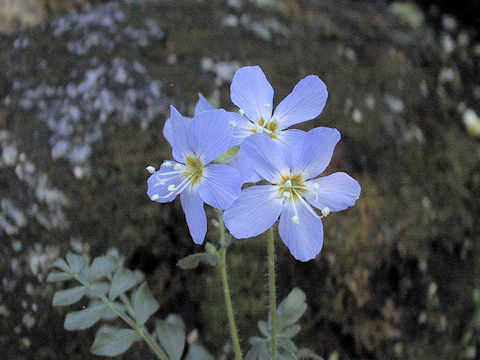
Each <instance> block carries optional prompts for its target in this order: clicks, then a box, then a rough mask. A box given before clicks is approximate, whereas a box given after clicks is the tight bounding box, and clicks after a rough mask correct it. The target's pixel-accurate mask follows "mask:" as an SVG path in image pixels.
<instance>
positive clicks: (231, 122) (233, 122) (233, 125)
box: [228, 121, 237, 128]
mask: <svg viewBox="0 0 480 360" xmlns="http://www.w3.org/2000/svg"><path fill="white" fill-rule="evenodd" d="M228 124H229V125H230V126H231V127H232V128H234V127H235V126H237V124H235V121H230V122H229V123H228Z"/></svg>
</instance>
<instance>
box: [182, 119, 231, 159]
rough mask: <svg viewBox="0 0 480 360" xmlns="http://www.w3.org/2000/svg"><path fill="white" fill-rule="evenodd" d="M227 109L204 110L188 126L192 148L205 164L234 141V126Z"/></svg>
mask: <svg viewBox="0 0 480 360" xmlns="http://www.w3.org/2000/svg"><path fill="white" fill-rule="evenodd" d="M228 119H229V116H228V114H227V112H226V111H225V110H213V111H203V112H201V113H200V114H198V115H196V116H195V117H194V118H193V120H192V122H191V124H190V127H189V128H188V139H189V143H190V149H191V151H192V152H194V153H195V154H196V155H197V156H199V157H200V158H201V159H202V160H203V161H204V163H205V164H208V163H209V162H211V161H212V160H214V159H216V158H217V157H219V156H220V155H222V154H223V153H224V152H225V151H226V150H227V149H228V148H229V147H230V145H231V143H232V127H231V126H230V125H229V124H228Z"/></svg>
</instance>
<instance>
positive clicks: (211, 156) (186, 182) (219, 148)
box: [147, 106, 242, 244]
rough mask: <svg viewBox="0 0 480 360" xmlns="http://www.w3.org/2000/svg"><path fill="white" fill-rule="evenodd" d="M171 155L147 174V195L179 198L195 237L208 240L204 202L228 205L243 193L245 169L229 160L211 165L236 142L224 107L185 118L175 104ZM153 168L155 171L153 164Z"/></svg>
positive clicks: (168, 199) (162, 199) (166, 199)
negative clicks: (169, 159)
mask: <svg viewBox="0 0 480 360" xmlns="http://www.w3.org/2000/svg"><path fill="white" fill-rule="evenodd" d="M170 123H171V130H172V132H171V142H172V145H173V146H172V147H173V149H172V155H173V158H174V159H175V160H176V161H165V162H163V164H162V165H161V167H160V169H159V170H158V171H156V172H154V173H153V174H152V175H151V176H150V177H149V178H148V181H147V183H148V189H147V195H148V197H149V198H150V199H151V200H153V201H157V202H160V203H165V202H171V201H173V199H175V197H176V196H177V195H178V194H180V201H181V203H182V207H183V210H184V212H185V216H186V219H187V224H188V227H189V229H190V234H191V235H192V238H193V241H194V242H195V243H197V244H201V243H203V241H204V239H205V234H206V231H207V218H206V215H205V210H204V208H203V203H204V202H206V203H207V204H209V205H211V206H213V207H215V208H218V209H222V210H224V209H227V208H228V207H230V205H231V204H232V203H233V201H234V200H235V199H237V198H238V196H239V195H240V189H241V186H242V182H241V179H240V174H239V173H238V172H237V170H235V169H234V168H233V167H231V166H228V165H225V164H211V162H212V161H213V160H215V159H216V158H217V157H218V156H220V155H221V154H223V153H224V152H225V151H226V150H227V149H228V148H229V147H230V145H231V142H232V128H231V126H230V125H229V123H228V115H227V113H226V111H225V110H212V111H202V112H199V113H198V114H196V115H195V116H194V117H193V119H191V120H189V121H185V118H183V117H182V115H180V113H178V111H177V110H176V109H175V108H174V107H173V106H171V118H170ZM150 170H153V171H154V169H152V168H150Z"/></svg>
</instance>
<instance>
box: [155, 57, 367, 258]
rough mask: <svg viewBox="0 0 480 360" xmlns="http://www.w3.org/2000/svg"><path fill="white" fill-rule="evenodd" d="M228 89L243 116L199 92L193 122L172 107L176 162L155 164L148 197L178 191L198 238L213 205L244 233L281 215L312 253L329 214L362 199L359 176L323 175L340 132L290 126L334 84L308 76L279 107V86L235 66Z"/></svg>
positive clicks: (291, 237)
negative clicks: (276, 94) (220, 107)
mask: <svg viewBox="0 0 480 360" xmlns="http://www.w3.org/2000/svg"><path fill="white" fill-rule="evenodd" d="M230 90H231V99H232V102H233V103H234V104H235V105H237V106H238V107H239V112H238V113H236V112H227V111H225V110H217V109H215V108H214V107H213V106H211V105H210V104H209V103H208V102H207V101H206V100H205V98H204V97H203V96H202V95H201V94H200V95H199V101H198V103H197V106H196V108H195V114H194V117H193V119H192V118H188V117H184V116H182V115H180V114H179V113H178V111H177V110H176V109H175V108H174V107H173V106H172V107H171V117H170V118H169V119H168V120H167V121H166V123H165V127H164V135H165V137H166V139H167V140H168V142H169V143H170V145H171V146H172V157H173V158H174V159H175V161H173V160H169V161H165V162H163V164H162V165H161V167H160V169H159V170H158V171H155V169H154V168H153V167H151V166H149V167H148V168H147V169H148V170H149V171H150V172H151V173H152V175H151V176H150V178H149V179H148V190H147V194H148V196H149V197H150V199H151V200H153V201H157V202H162V203H163V202H171V201H173V199H174V198H175V197H176V196H177V195H180V200H181V203H182V207H183V210H184V211H185V216H186V219H187V223H188V227H189V229H190V234H191V235H192V238H193V240H194V242H195V243H197V244H201V243H203V241H204V239H205V234H206V230H207V218H206V215H205V210H204V206H203V203H204V202H205V203H207V204H209V205H211V206H213V207H214V208H217V209H221V210H225V211H224V215H223V219H224V222H225V226H226V227H227V229H228V230H229V231H230V233H231V234H232V235H233V236H235V237H236V238H239V239H243V238H249V237H253V236H256V235H259V234H261V233H263V232H264V231H266V230H267V229H268V228H270V227H271V226H273V225H274V224H275V222H276V221H277V219H278V218H280V222H279V226H278V230H279V234H280V237H281V239H282V241H283V242H284V243H285V245H286V246H287V247H288V249H289V250H290V252H291V253H292V255H293V256H294V257H295V258H296V259H298V260H301V261H308V260H310V259H313V258H314V257H315V256H316V255H317V254H318V253H319V252H320V251H321V249H322V244H323V227H322V221H321V218H322V217H324V216H327V215H328V214H329V213H330V212H331V211H340V210H344V209H346V208H348V207H349V206H352V205H354V204H355V201H356V200H357V199H358V197H359V195H360V185H359V184H358V182H357V181H356V180H354V179H353V178H352V177H350V176H349V175H347V174H345V173H342V172H338V173H334V174H332V175H329V176H324V177H318V176H319V175H320V174H321V173H322V172H323V171H324V170H325V169H326V168H327V166H328V164H329V163H330V160H331V158H332V154H333V151H334V148H335V145H336V144H337V143H338V141H339V140H340V133H339V132H338V131H337V130H336V129H332V128H327V127H318V128H315V129H313V130H311V131H309V132H304V131H301V130H298V129H287V128H289V127H290V126H292V125H295V124H298V123H301V122H303V121H307V120H312V119H314V118H316V117H317V116H318V115H320V113H321V112H322V110H323V108H324V106H325V103H326V100H327V96H328V93H327V89H326V86H325V84H324V83H323V82H322V81H321V80H320V79H319V78H318V77H317V76H314V75H310V76H307V77H306V78H304V79H303V80H301V81H300V82H299V83H298V84H297V85H296V86H295V88H294V89H293V91H292V92H291V93H290V94H289V95H288V96H287V97H286V98H285V99H284V100H283V101H281V102H280V104H278V106H277V107H276V108H275V110H274V111H273V95H274V92H273V88H272V86H271V85H270V83H269V82H268V80H267V78H266V77H265V74H264V73H263V71H262V70H261V69H260V68H259V67H258V66H247V67H242V68H240V69H239V70H237V72H236V73H235V75H234V77H233V81H232V85H231V87H230ZM225 154H229V156H225ZM259 181H261V182H262V183H261V184H260V185H253V186H249V187H246V188H244V189H243V190H241V188H242V186H243V185H244V184H245V183H256V182H259ZM316 209H318V210H319V213H317V210H316Z"/></svg>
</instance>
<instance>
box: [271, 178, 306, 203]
mask: <svg viewBox="0 0 480 360" xmlns="http://www.w3.org/2000/svg"><path fill="white" fill-rule="evenodd" d="M306 192H307V186H306V185H305V183H304V181H303V178H302V176H301V175H291V174H290V175H288V176H282V178H281V179H280V183H279V186H278V193H279V194H280V196H283V197H285V198H286V199H289V200H296V199H298V197H299V196H301V195H302V194H304V193H306Z"/></svg>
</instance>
